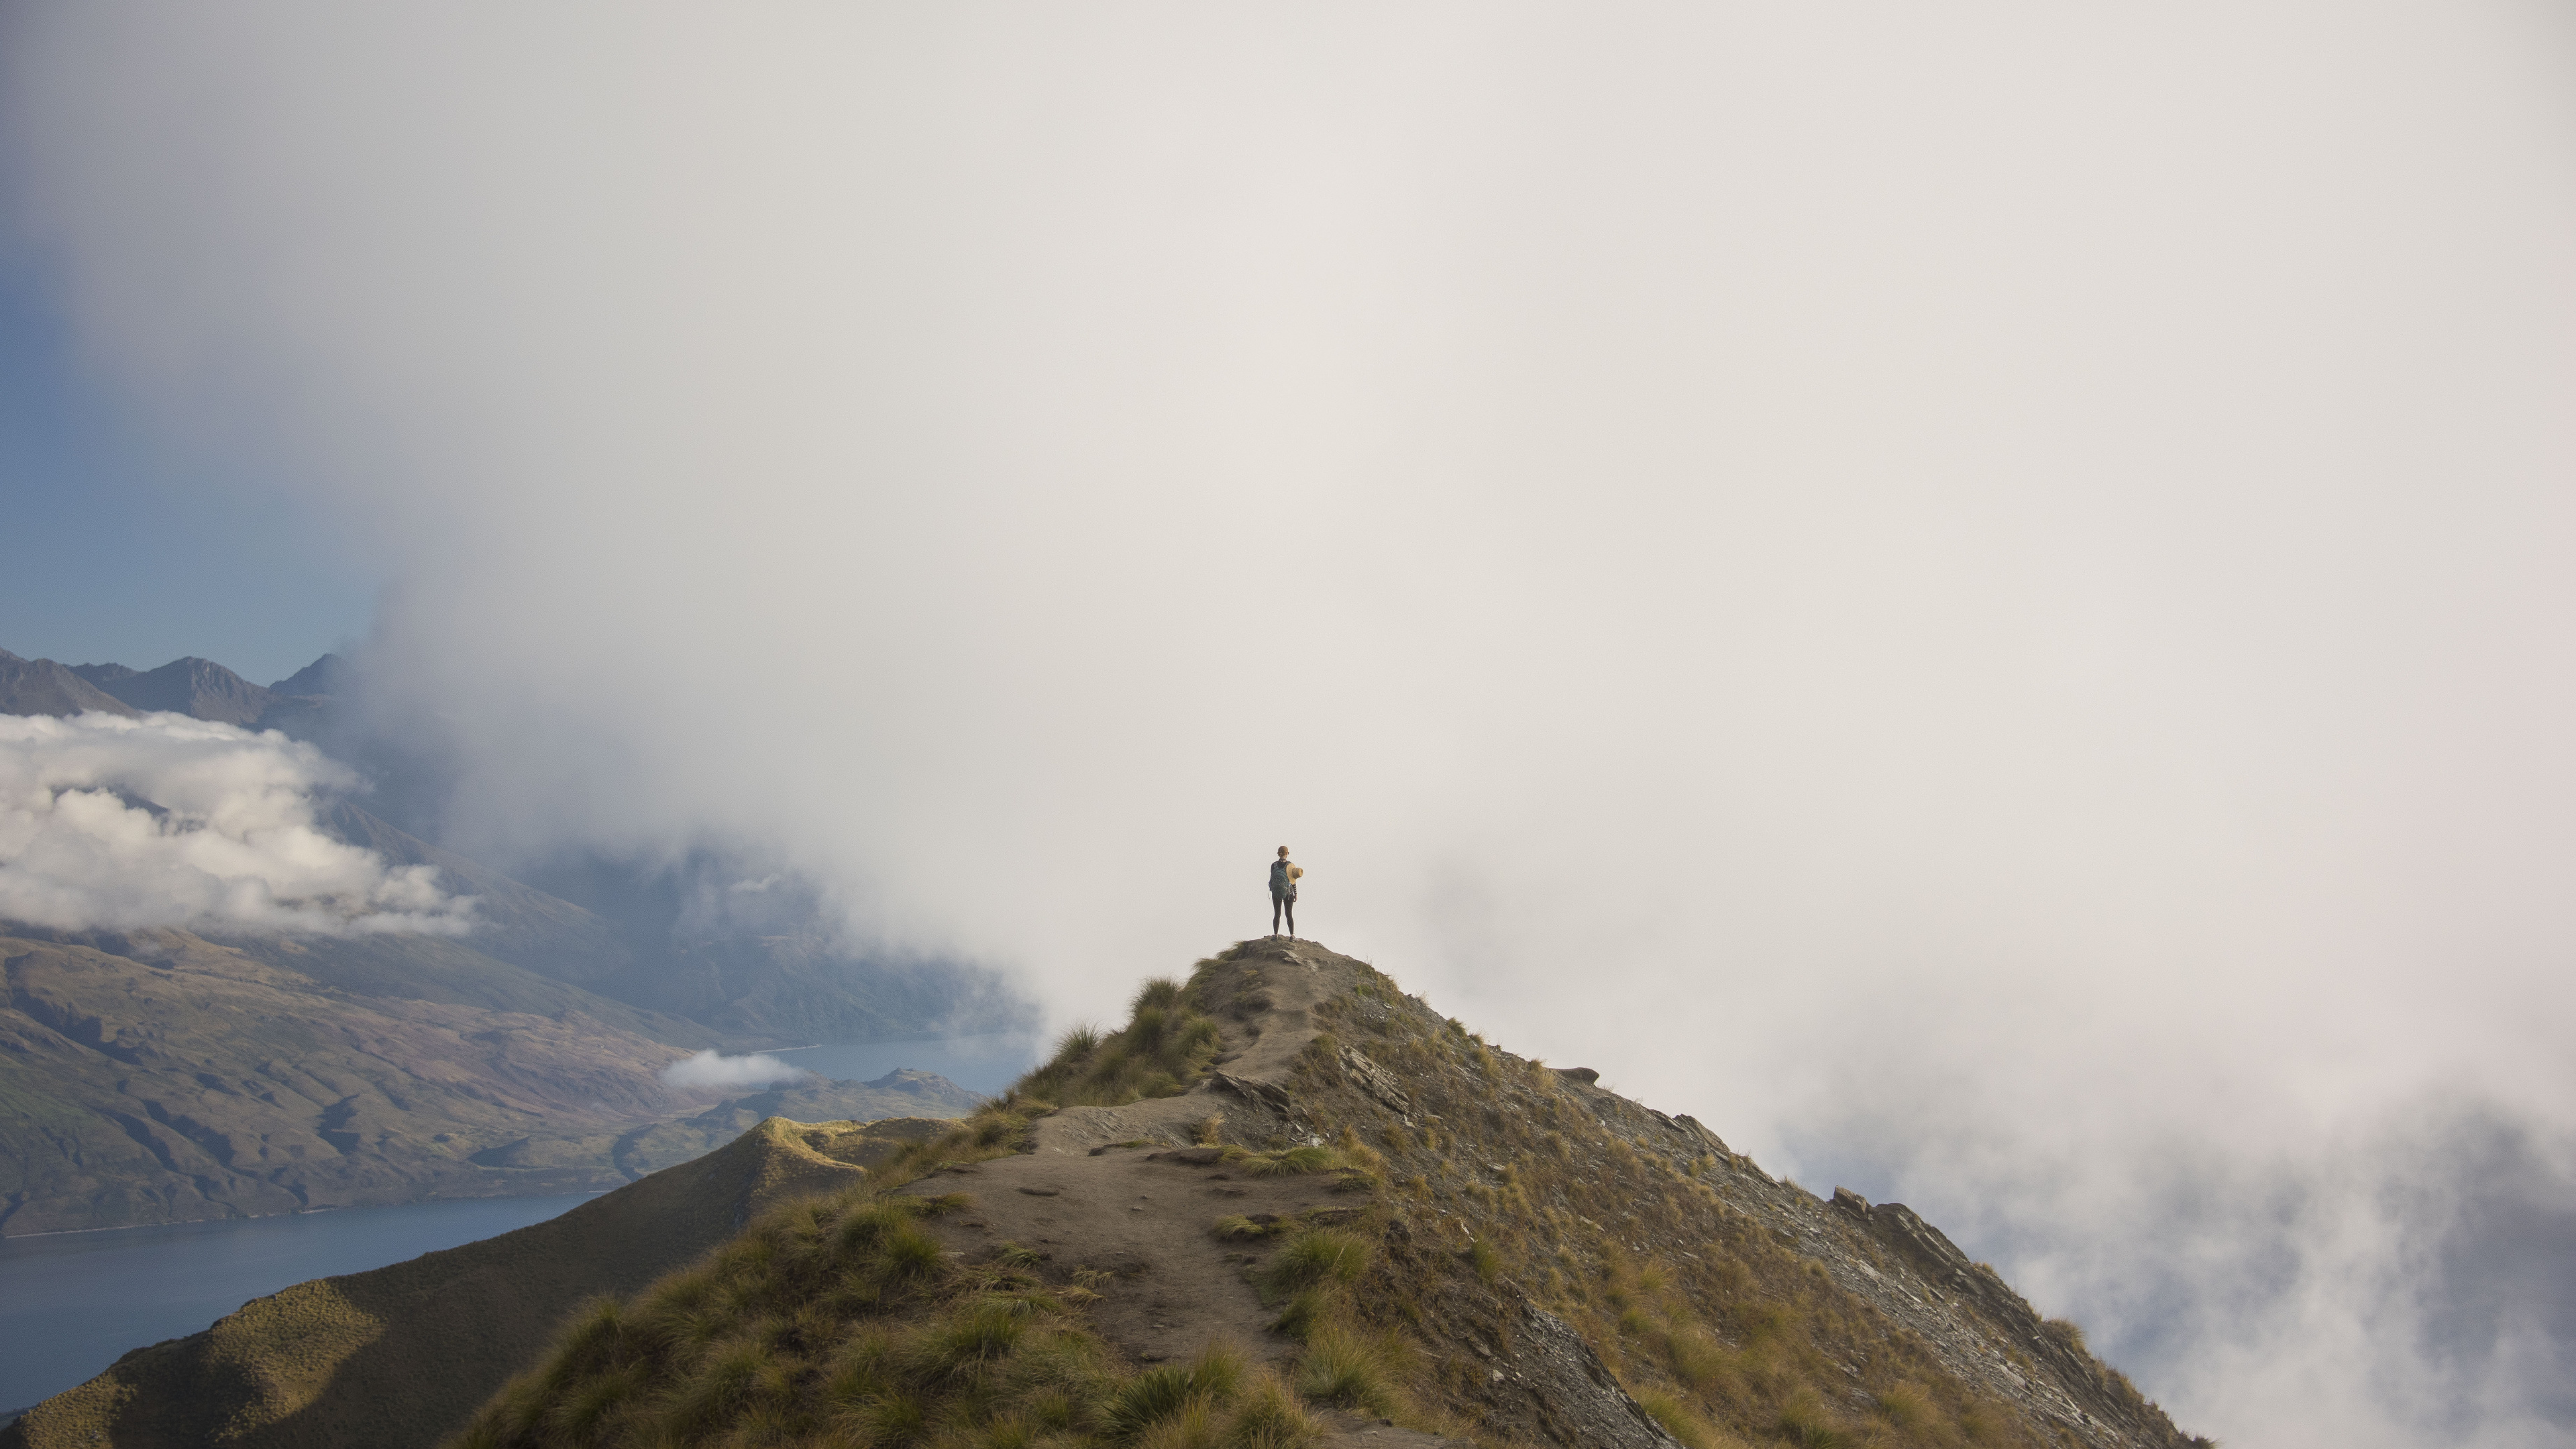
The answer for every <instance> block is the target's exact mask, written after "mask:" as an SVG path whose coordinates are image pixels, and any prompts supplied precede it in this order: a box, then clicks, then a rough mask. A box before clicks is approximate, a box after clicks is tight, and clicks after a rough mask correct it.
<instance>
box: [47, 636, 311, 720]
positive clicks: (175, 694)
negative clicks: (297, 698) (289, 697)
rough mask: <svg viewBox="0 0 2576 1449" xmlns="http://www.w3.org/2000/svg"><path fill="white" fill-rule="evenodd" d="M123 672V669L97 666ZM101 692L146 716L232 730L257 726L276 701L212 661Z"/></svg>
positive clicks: (111, 683)
mask: <svg viewBox="0 0 2576 1449" xmlns="http://www.w3.org/2000/svg"><path fill="white" fill-rule="evenodd" d="M91 667H93V668H117V667H121V666H115V665H107V666H91ZM98 687H99V688H101V689H104V690H106V691H107V692H108V693H109V694H112V695H114V696H116V697H117V698H118V699H121V700H123V701H125V702H126V703H127V704H130V705H132V706H134V707H135V708H136V709H142V710H163V709H166V710H170V711H173V712H175V713H178V714H184V715H192V716H194V717H196V718H198V719H203V720H216V721H220V722H221V723H224V724H231V725H253V724H257V723H258V722H259V717H260V716H261V715H264V714H266V713H268V708H269V706H270V705H271V704H272V703H274V702H275V700H276V696H274V695H272V694H271V693H270V692H269V691H267V690H265V689H262V688H260V687H259V686H258V685H256V684H253V683H251V682H250V681H249V680H247V679H244V678H242V677H241V676H240V675H238V674H235V673H233V672H232V671H231V670H229V669H226V668H225V667H223V666H222V665H220V664H217V663H216V662H215V661H213V660H211V659H200V658H198V657H196V656H195V655H193V654H192V655H189V656H188V657H187V658H184V659H173V660H171V661H170V662H169V663H167V664H164V665H162V666H161V667H160V668H158V669H151V670H145V671H144V672H142V673H139V674H130V675H128V676H127V677H125V678H122V679H113V680H102V681H100V682H99V685H98Z"/></svg>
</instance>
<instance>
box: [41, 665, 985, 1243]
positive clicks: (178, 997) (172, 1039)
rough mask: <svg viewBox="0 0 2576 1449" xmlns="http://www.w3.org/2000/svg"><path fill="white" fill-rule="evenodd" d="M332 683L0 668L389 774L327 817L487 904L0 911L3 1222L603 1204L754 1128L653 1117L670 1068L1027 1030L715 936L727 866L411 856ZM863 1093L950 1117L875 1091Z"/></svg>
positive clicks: (414, 795) (75, 706) (310, 673)
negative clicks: (683, 1062) (241, 917)
mask: <svg viewBox="0 0 2576 1449" xmlns="http://www.w3.org/2000/svg"><path fill="white" fill-rule="evenodd" d="M350 677H351V675H350V670H349V668H348V666H347V664H346V663H345V662H344V661H342V660H341V659H339V658H338V657H337V656H334V655H324V656H323V657H322V658H320V659H318V660H316V661H314V662H313V663H312V664H311V665H309V666H307V667H306V668H304V669H302V670H299V671H297V672H296V673H295V674H293V675H290V676H289V677H287V678H285V679H282V680H278V681H277V682H275V683H274V684H270V685H265V686H263V685H258V684H253V683H251V682H250V681H248V680H246V679H244V678H242V677H241V676H240V675H238V674H235V673H234V672H233V671H231V670H229V669H226V668H224V667H223V666H222V665H220V664H217V663H214V662H213V661H211V660H206V659H197V658H187V659H177V660H173V661H171V662H170V663H168V664H165V665H162V666H161V667H159V668H157V669H150V670H138V669H132V668H128V667H126V666H124V665H121V664H80V665H65V664H60V663H57V662H55V661H53V660H48V659H32V660H31V659H25V658H21V657H19V656H18V655H15V654H10V653H7V652H5V651H0V713H8V714H20V715H34V714H47V715H72V714H79V713H82V712H84V711H98V712H103V713H108V714H115V715H123V716H136V715H140V714H145V713H151V712H156V711H170V712H174V713H179V714H185V715H188V716H190V717H191V718H195V719H203V720H215V721H221V722H223V723H226V724H234V725H240V726H243V727H245V728H251V729H261V730H267V729H275V730H280V731H283V732H284V733H286V734H288V735H290V736H293V737H297V738H302V739H309V740H313V741H315V742H316V743H319V744H321V745H322V746H323V747H324V748H325V749H326V750H327V751H329V752H331V753H333V754H334V755H336V756H338V757H340V758H342V759H344V760H346V761H347V762H348V763H350V764H352V765H354V766H355V767H356V768H357V769H358V770H359V771H360V772H361V773H362V774H365V775H368V776H369V777H371V778H388V777H399V778H400V779H401V781H402V784H403V788H401V789H397V790H393V791H388V792H380V793H382V794H386V795H390V796H391V801H390V803H391V804H392V806H393V807H394V808H396V809H397V810H399V811H402V812H403V813H404V814H406V815H407V816H408V817H409V818H408V819H403V820H397V819H393V818H388V817H387V816H386V815H384V814H380V813H378V811H377V808H376V807H379V806H383V805H386V804H387V803H388V801H387V800H385V799H380V798H378V796H377V795H369V796H365V797H362V798H364V799H365V801H366V803H365V804H364V805H362V804H360V803H359V801H358V800H356V799H345V798H344V799H332V800H326V801H323V802H321V806H320V809H319V812H318V823H319V824H320V825H321V826H322V827H323V828H324V829H326V830H328V831H329V832H331V833H332V834H334V835H336V836H338V837H339V838H340V839H342V840H344V841H347V842H349V843H350V844H354V845H358V846H362V847H364V848H366V849H368V850H371V851H374V852H375V853H376V854H378V855H380V856H382V857H383V858H384V859H385V860H386V861H388V862H389V863H391V864H393V865H397V866H402V865H428V866H433V867H435V868H436V869H437V870H438V872H439V880H440V883H441V885H442V886H443V887H444V888H446V889H447V890H449V891H450V892H452V893H456V894H461V895H471V896H473V897H475V898H476V905H475V915H476V920H477V923H478V924H477V927H476V929H475V930H474V931H472V932H471V933H470V934H468V935H466V936H463V937H455V936H430V935H353V936H331V937H324V936H312V935H293V934H280V933H276V932H251V931H228V930H223V929H218V928H214V927H203V926H201V927H199V928H197V929H196V930H194V931H181V930H162V931H135V932H106V931H89V932H81V931H56V930H45V929H38V928H33V927H30V926H27V925H24V924H11V923H8V922H5V921H0V975H5V990H6V996H5V998H0V1234H16V1233H25V1232H45V1231H59V1230H63V1229H67V1228H89V1227H110V1226H122V1225H126V1224H134V1223H147V1222H163V1221H186V1220H191V1219H198V1218H206V1217H227V1216H237V1215H242V1214H257V1213H267V1212H283V1211H294V1210H296V1209H298V1208H302V1207H319V1206H351V1205H357V1204H361V1203H383V1202H399V1201H406V1200H410V1199H413V1198H418V1197H429V1196H459V1195H463V1196H486V1195H492V1194H498V1193H520V1192H546V1191H568V1190H574V1189H578V1188H582V1187H601V1186H612V1185H614V1184H616V1183H618V1182H622V1181H625V1180H627V1179H628V1178H629V1177H631V1176H633V1175H634V1174H635V1173H637V1172H640V1171H649V1170H651V1169H652V1168H654V1167H658V1166H661V1165H664V1164H666V1163H669V1162H674V1161H679V1160H683V1159H685V1158H686V1157H687V1156H690V1155H694V1154H695V1153H697V1152H702V1151H705V1150H707V1149H708V1148H710V1147H712V1146H714V1145H717V1144H718V1143H720V1142H721V1141H723V1140H725V1138H726V1137H727V1136H729V1135H730V1134H731V1133H732V1132H737V1131H739V1130H740V1128H741V1126H743V1125H747V1124H746V1123H743V1122H738V1121H736V1120H735V1118H736V1117H738V1116H739V1115H740V1114H739V1113H733V1114H730V1115H727V1114H725V1113H723V1112H721V1111H719V1112H718V1116H716V1117H709V1116H707V1115H706V1111H707V1110H715V1109H705V1099H704V1098H703V1097H701V1098H700V1099H698V1101H697V1103H696V1104H694V1105H690V1104H686V1103H679V1102H674V1101H672V1100H669V1099H667V1098H666V1096H665V1094H664V1093H663V1091H662V1089H661V1087H660V1085H659V1083H658V1081H657V1080H656V1077H655V1073H656V1072H657V1071H658V1070H659V1069H660V1068H661V1067H662V1066H663V1065H665V1064H667V1063H668V1062H670V1061H673V1060H676V1059H677V1058H678V1057H680V1056H682V1055H684V1054H685V1053H686V1052H687V1051H689V1050H694V1049H699V1048H704V1047H710V1046H714V1047H721V1048H725V1049H729V1050H735V1051H741V1050H749V1049H758V1048H765V1047H777V1046H798V1045H805V1044H809V1043H817V1042H864V1041H882V1040H891V1039H900V1038H904V1037H909V1036H919V1035H927V1034H931V1033H933V1032H935V1031H951V1032H954V1031H997V1030H1010V1029H1015V1028H1023V1027H1025V1026H1027V1025H1028V1024H1030V1013H1029V1010H1028V1008H1027V1007H1026V1005H1025V1004H1024V1003H1022V1002H1020V1001H1019V1000H1018V999H1017V998H1015V997H1013V996H1012V995H1011V994H1010V993H1009V992H1008V991H1007V990H1006V989H1004V987H1003V986H1002V984H1001V983H1000V981H999V979H998V978H997V977H995V976H994V975H993V974H992V973H990V972H985V971H980V970H976V969H974V968H971V967H966V966H962V965H956V964H952V963H942V962H935V961H934V962H923V961H883V960H878V959H874V958H871V957H868V956H865V955H861V954H858V953H854V952H851V951H849V950H847V949H845V948H842V947H840V946H839V945H837V944H836V943H835V941H834V939H833V937H832V935H831V934H830V933H829V932H828V930H827V929H826V928H825V923H824V922H823V921H822V920H821V918H820V913H819V911H817V910H816V909H814V907H813V903H812V901H811V899H810V896H809V897H803V898H799V897H797V896H795V895H794V893H792V892H789V893H784V895H783V899H784V900H785V902H786V904H785V905H784V906H783V907H773V915H772V916H771V917H770V918H767V919H763V920H758V921H754V922H750V923H748V924H747V925H746V924H744V923H723V922H719V923H717V925H716V928H715V929H707V928H706V923H705V922H704V921H702V920H695V921H693V920H692V918H691V915H690V912H689V910H688V905H689V899H688V898H689V895H690V893H691V892H692V891H693V890H696V889H699V888H700V886H701V885H702V882H700V881H699V880H697V879H695V878H694V877H693V876H692V875H691V874H690V872H691V871H692V870H696V871H698V872H701V873H709V872H712V873H716V874H719V875H721V873H722V871H723V870H724V868H725V862H723V861H721V860H699V861H693V862H684V863H683V865H682V866H680V867H669V866H661V867H656V866H648V865H638V864H635V863H631V862H623V861H617V860H611V859H604V858H598V857H589V856H583V857H577V858H574V859H571V860H569V861H566V862H563V863H560V864H557V865H555V866H553V867H552V868H550V869H549V870H548V871H547V872H546V874H545V877H544V881H545V884H546V885H548V886H551V887H554V889H540V888H539V886H538V885H536V884H531V883H529V882H527V881H524V880H521V879H517V878H514V877H513V876H511V875H507V874H504V873H503V872H501V871H498V870H494V869H492V868H490V867H489V866H486V865H484V864H482V863H480V862H478V861H476V860H473V859H471V858H469V857H467V856H465V855H462V854H459V853H457V852H455V851H453V850H449V849H446V848H444V847H442V846H440V845H438V844H435V843H433V842H432V841H431V840H429V839H424V838H423V837H422V836H421V835H420V834H417V833H415V832H414V831H413V830H412V829H410V828H408V827H409V826H410V825H411V824H413V823H415V822H420V821H434V819H435V817H436V813H437V812H436V809H435V805H436V803H437V801H438V799H439V797H440V793H441V791H442V790H443V788H444V781H443V779H442V778H441V777H440V775H439V772H437V771H436V770H435V769H434V768H432V767H431V766H430V765H428V764H425V763H424V762H423V761H421V760H420V759H419V758H418V757H416V756H412V755H406V754H404V753H402V752H400V751H399V750H397V749H395V748H393V747H392V746H389V745H387V744H386V743H385V742H383V741H382V740H380V739H377V738H375V737H374V736H372V735H370V734H369V733H368V731H367V730H366V729H365V727H364V724H363V721H362V720H360V719H358V718H356V717H355V712H353V711H349V710H346V709H345V708H344V704H345V702H346V700H347V685H348V683H349V680H350ZM146 803H147V804H149V803H150V802H146ZM567 893H568V894H567ZM571 897H579V899H575V898H571ZM800 900H801V902H802V903H801V904H800V903H799V902H800ZM684 921H691V923H692V924H694V925H696V926H698V927H699V929H697V930H695V931H684V930H682V929H681V926H682V923H683V922H684ZM841 1085H844V1086H845V1085H846V1084H841ZM890 1090H892V1089H890ZM949 1090H950V1091H951V1092H954V1091H955V1089H954V1088H953V1087H952V1088H950V1089H949ZM933 1096H934V1097H936V1094H933ZM821 1105H822V1104H821V1103H820V1102H819V1101H817V1102H806V1103H803V1104H802V1107H803V1109H804V1110H809V1111H811V1110H819V1109H820V1107H821ZM837 1105H838V1106H839V1107H841V1108H844V1109H848V1110H850V1111H856V1110H858V1109H859V1108H860V1107H862V1106H863V1105H865V1104H862V1103H860V1102H858V1101H856V1100H847V1101H838V1103H837ZM878 1105H880V1106H882V1107H884V1108H885V1111H884V1112H881V1113H880V1114H879V1115H906V1116H926V1115H942V1114H944V1113H945V1112H947V1111H962V1110H964V1109H965V1105H966V1104H964V1103H962V1102H957V1101H945V1100H944V1099H941V1100H927V1099H924V1098H923V1097H922V1096H921V1093H920V1092H919V1091H912V1092H911V1093H910V1094H909V1095H906V1094H905V1093H904V1092H901V1091H895V1092H893V1095H890V1096H888V1097H887V1098H886V1100H885V1101H884V1102H883V1103H880V1104H878ZM684 1109H685V1110H684ZM675 1113H676V1114H678V1115H675ZM689 1113H697V1114H698V1115H697V1116H695V1117H688V1114H689ZM682 1117H688V1120H687V1121H685V1122H684V1121H682V1120H681V1118H682ZM719 1118H721V1120H719Z"/></svg>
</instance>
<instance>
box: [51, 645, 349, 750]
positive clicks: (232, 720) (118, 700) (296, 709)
mask: <svg viewBox="0 0 2576 1449" xmlns="http://www.w3.org/2000/svg"><path fill="white" fill-rule="evenodd" d="M345 667H346V666H345V664H344V663H343V661H342V660H341V658H340V656H339V655H337V654H325V655H323V656H322V657H321V658H319V659H316V660H314V661H313V662H312V663H310V664H308V665H306V666H304V667H303V668H302V669H299V670H297V671H295V673H293V674H291V675H288V676H287V677H286V678H284V679H281V680H279V681H277V682H276V683H275V684H270V685H265V686H262V685H257V684H253V683H251V682H250V681H249V680H247V679H244V678H242V677H241V676H240V675H238V674H235V673H233V672H232V671H231V670H229V669H226V668H225V667H223V666H222V665H220V664H217V663H216V662H215V661H213V660H211V659H199V658H196V657H194V656H191V657H189V658H186V659H173V660H171V661H170V662H169V663H167V664H164V665H162V666H161V667H160V668H158V669H134V668H130V667H128V666H126V665H123V664H57V663H55V662H54V661H53V660H51V659H21V658H19V657H18V656H17V655H15V654H12V653H10V652H9V651H8V650H6V649H0V714H50V715H72V714H79V713H81V712H83V711H85V710H98V711H100V712H102V713H105V714H117V715H137V714H149V713H152V712H154V711H156V710H168V711H170V712H172V713H174V714H184V715H188V716H190V717H191V718H195V719H210V720H220V721H222V722H223V723H225V724H234V725H242V726H244V727H246V728H250V729H282V730H285V731H286V732H287V733H289V734H295V733H297V730H296V728H295V727H296V726H297V725H298V724H300V723H309V721H310V720H311V719H312V718H313V717H314V716H315V715H317V714H319V713H320V712H321V711H322V710H323V709H324V708H326V707H327V706H328V705H329V703H330V699H331V695H332V693H333V688H332V686H333V685H334V683H335V682H336V681H337V679H338V677H339V676H340V675H341V674H342V673H343V672H344V670H345Z"/></svg>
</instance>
